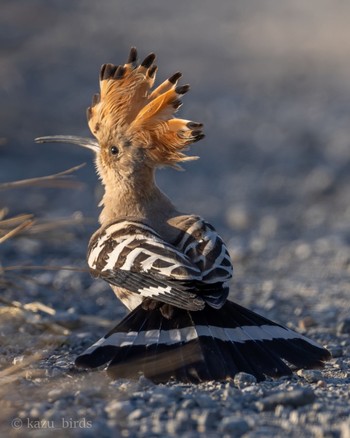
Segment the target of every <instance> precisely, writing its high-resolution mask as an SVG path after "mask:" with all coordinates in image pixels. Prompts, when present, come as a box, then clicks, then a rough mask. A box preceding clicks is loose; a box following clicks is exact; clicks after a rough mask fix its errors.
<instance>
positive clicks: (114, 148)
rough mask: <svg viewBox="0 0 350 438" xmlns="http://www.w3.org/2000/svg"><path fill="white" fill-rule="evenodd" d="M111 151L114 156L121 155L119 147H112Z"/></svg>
mask: <svg viewBox="0 0 350 438" xmlns="http://www.w3.org/2000/svg"><path fill="white" fill-rule="evenodd" d="M109 151H110V153H111V154H112V155H118V153H119V149H118V148H117V146H111V147H110V148H109Z"/></svg>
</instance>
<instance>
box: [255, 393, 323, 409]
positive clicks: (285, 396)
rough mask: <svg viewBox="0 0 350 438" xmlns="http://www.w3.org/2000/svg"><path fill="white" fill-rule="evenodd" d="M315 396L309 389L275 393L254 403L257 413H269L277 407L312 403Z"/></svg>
mask: <svg viewBox="0 0 350 438" xmlns="http://www.w3.org/2000/svg"><path fill="white" fill-rule="evenodd" d="M315 398H316V396H315V393H314V391H313V390H312V389H311V388H302V389H294V390H291V391H283V392H277V393H275V394H271V395H269V396H267V397H265V398H263V399H262V400H260V401H258V402H256V407H257V408H258V409H259V411H271V410H273V409H275V407H276V406H277V405H283V406H292V407H299V406H304V405H307V404H310V403H313V401H314V400H315Z"/></svg>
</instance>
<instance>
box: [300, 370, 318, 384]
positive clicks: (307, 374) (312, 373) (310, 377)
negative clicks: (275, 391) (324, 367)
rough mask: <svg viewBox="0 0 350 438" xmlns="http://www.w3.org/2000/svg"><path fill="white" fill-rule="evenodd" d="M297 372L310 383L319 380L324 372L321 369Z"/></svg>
mask: <svg viewBox="0 0 350 438" xmlns="http://www.w3.org/2000/svg"><path fill="white" fill-rule="evenodd" d="M297 374H298V376H300V377H303V378H304V379H305V380H306V381H307V382H310V383H315V382H318V381H319V380H321V379H322V377H323V376H322V372H321V371H319V370H298V371H297Z"/></svg>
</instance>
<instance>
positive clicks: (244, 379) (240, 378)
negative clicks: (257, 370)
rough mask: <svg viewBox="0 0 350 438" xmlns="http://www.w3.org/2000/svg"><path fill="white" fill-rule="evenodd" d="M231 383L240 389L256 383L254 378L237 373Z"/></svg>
mask: <svg viewBox="0 0 350 438" xmlns="http://www.w3.org/2000/svg"><path fill="white" fill-rule="evenodd" d="M233 383H234V384H235V385H236V386H237V387H238V388H240V389H241V388H245V387H247V386H251V385H254V384H255V383H256V377H255V376H253V375H252V374H248V373H243V372H241V373H237V374H236V375H235V377H234V379H233Z"/></svg>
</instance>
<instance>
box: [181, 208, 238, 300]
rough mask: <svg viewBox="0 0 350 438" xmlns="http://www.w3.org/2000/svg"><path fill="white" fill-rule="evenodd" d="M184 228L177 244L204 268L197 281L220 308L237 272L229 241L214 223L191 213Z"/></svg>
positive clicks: (202, 292)
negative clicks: (233, 263)
mask: <svg viewBox="0 0 350 438" xmlns="http://www.w3.org/2000/svg"><path fill="white" fill-rule="evenodd" d="M182 229H183V232H182V234H181V235H180V236H179V238H178V239H177V242H176V243H175V245H176V247H177V248H179V249H180V250H181V252H182V253H183V254H184V255H185V256H186V257H188V258H189V259H190V260H191V262H192V263H193V264H194V265H195V266H197V267H198V269H199V270H200V271H201V279H200V281H198V282H197V283H196V287H197V290H198V292H199V293H200V294H201V295H202V296H203V298H204V299H205V301H206V302H207V303H208V304H209V305H211V306H212V307H215V308H220V307H221V306H222V305H223V304H224V302H225V300H226V298H227V296H228V293H229V284H230V280H231V278H232V275H233V267H232V262H231V258H230V255H229V253H228V250H227V248H226V245H225V243H224V242H223V240H222V239H221V237H220V236H219V235H218V233H217V232H216V230H215V229H214V227H213V226H212V225H210V224H209V223H208V222H206V221H205V220H203V219H202V218H201V217H199V216H188V217H187V218H186V219H185V220H184V223H183V224H182Z"/></svg>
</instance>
